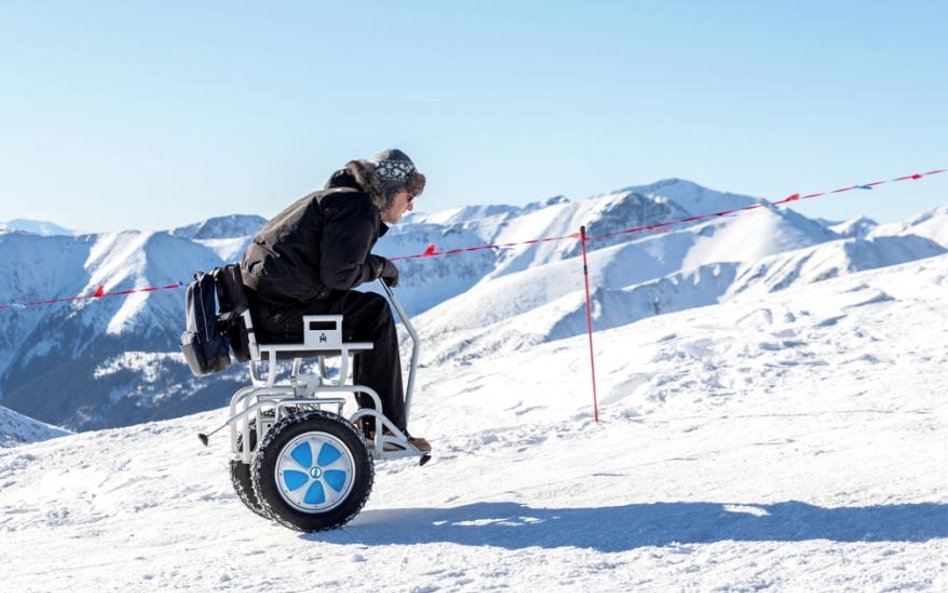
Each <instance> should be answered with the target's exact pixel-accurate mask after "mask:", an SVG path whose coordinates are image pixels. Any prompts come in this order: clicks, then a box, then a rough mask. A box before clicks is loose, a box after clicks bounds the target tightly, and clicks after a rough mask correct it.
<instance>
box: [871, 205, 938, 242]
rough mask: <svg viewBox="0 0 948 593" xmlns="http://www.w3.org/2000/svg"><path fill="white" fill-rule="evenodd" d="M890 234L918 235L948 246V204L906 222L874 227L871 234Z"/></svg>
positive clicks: (881, 235) (877, 235)
mask: <svg viewBox="0 0 948 593" xmlns="http://www.w3.org/2000/svg"><path fill="white" fill-rule="evenodd" d="M890 235H896V236H903V235H917V236H919V237H926V238H928V239H931V240H932V241H935V242H936V243H940V244H942V245H943V246H945V247H948V206H942V207H940V208H935V209H934V210H930V211H928V212H924V213H922V214H919V215H917V216H913V217H912V218H910V219H909V220H908V221H906V222H904V223H894V224H885V225H881V226H879V227H876V228H875V229H873V231H872V235H871V236H875V237H883V236H890Z"/></svg>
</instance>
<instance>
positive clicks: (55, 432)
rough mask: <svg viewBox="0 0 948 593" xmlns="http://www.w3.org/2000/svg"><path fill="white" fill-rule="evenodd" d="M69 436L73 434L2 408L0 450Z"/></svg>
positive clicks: (0, 416)
mask: <svg viewBox="0 0 948 593" xmlns="http://www.w3.org/2000/svg"><path fill="white" fill-rule="evenodd" d="M67 434H71V433H70V432H69V431H68V430H63V429H61V428H59V427H58V426H52V425H50V424H46V423H45V422H39V421H37V420H34V419H32V418H28V417H27V416H24V415H23V414H19V413H17V412H14V411H13V410H10V409H8V408H5V407H3V406H0V449H2V448H4V447H16V446H19V445H23V444H25V443H36V442H39V441H46V440H49V439H54V438H56V437H61V436H66V435H67Z"/></svg>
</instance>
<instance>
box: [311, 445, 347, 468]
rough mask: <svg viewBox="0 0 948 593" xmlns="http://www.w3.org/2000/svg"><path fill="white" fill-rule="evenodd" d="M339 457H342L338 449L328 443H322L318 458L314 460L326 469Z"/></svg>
mask: <svg viewBox="0 0 948 593" xmlns="http://www.w3.org/2000/svg"><path fill="white" fill-rule="evenodd" d="M340 457H342V452H341V451H340V450H339V449H337V448H335V447H334V446H332V445H330V444H329V443H323V446H322V447H321V448H320V449H319V457H318V458H317V459H316V463H317V464H318V465H320V466H322V467H326V466H327V465H330V464H332V463H333V462H334V461H336V460H338V459H339V458H340Z"/></svg>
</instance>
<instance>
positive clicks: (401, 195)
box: [382, 189, 415, 224]
mask: <svg viewBox="0 0 948 593" xmlns="http://www.w3.org/2000/svg"><path fill="white" fill-rule="evenodd" d="M413 200H414V198H413V197H412V195H411V194H410V193H408V190H407V189H400V190H398V191H397V192H395V197H394V198H393V199H392V205H391V206H389V207H388V208H387V209H386V210H383V211H382V221H383V222H385V223H387V224H398V222H399V221H400V220H401V219H402V215H403V214H405V213H406V212H409V211H411V210H414V208H415V207H414V205H413V204H412V201H413Z"/></svg>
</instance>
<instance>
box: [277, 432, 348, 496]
mask: <svg viewBox="0 0 948 593" xmlns="http://www.w3.org/2000/svg"><path fill="white" fill-rule="evenodd" d="M274 474H275V476H274V477H275V478H276V483H277V488H278V490H279V492H280V496H282V497H283V500H285V501H286V502H287V503H288V504H289V505H290V506H292V507H293V508H295V509H297V510H300V511H303V512H306V513H321V512H325V511H329V510H332V509H334V508H335V507H337V506H339V505H340V504H341V503H342V501H343V500H345V498H346V496H348V495H349V493H350V492H351V491H352V484H353V481H354V478H355V461H354V459H353V457H352V453H350V452H349V449H348V448H347V447H346V446H345V444H343V442H342V441H341V440H339V439H338V438H336V437H335V436H333V435H331V434H329V433H326V432H306V433H303V434H301V435H299V436H297V437H296V438H294V439H293V440H291V441H290V442H289V443H287V444H286V446H284V447H283V449H282V450H281V451H280V454H279V455H278V457H277V462H276V467H275V468H274Z"/></svg>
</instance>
